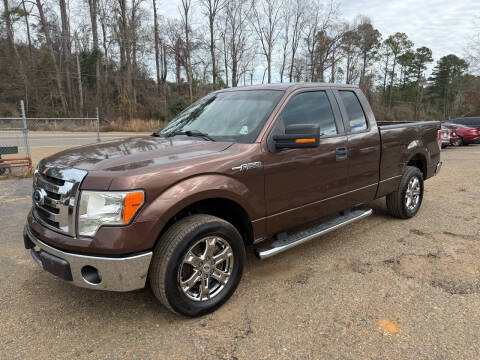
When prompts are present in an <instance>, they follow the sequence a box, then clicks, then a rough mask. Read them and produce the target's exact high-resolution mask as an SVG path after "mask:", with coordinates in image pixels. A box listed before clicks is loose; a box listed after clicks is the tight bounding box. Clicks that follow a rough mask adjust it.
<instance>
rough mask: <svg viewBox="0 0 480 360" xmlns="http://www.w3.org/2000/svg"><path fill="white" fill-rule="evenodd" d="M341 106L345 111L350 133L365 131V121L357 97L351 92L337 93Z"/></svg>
mask: <svg viewBox="0 0 480 360" xmlns="http://www.w3.org/2000/svg"><path fill="white" fill-rule="evenodd" d="M339 93H340V96H341V97H342V100H343V104H344V105H345V109H346V110H347V115H348V120H349V122H350V131H351V132H359V131H363V130H366V129H367V119H366V118H365V114H364V112H363V109H362V105H360V101H358V98H357V95H355V93H354V92H353V91H345V90H340V91H339Z"/></svg>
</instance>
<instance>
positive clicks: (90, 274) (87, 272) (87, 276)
mask: <svg viewBox="0 0 480 360" xmlns="http://www.w3.org/2000/svg"><path fill="white" fill-rule="evenodd" d="M82 276H83V280H85V282H86V283H88V284H91V285H98V284H100V283H101V282H102V274H101V273H100V271H99V270H98V269H97V268H95V267H93V266H90V265H87V266H84V267H83V268H82Z"/></svg>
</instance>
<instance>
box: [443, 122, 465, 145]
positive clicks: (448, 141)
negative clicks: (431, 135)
mask: <svg viewBox="0 0 480 360" xmlns="http://www.w3.org/2000/svg"><path fill="white" fill-rule="evenodd" d="M438 140H439V144H440V145H441V147H442V149H443V148H445V147H447V146H449V145H453V146H458V145H460V142H459V140H460V137H459V136H458V135H457V133H456V130H454V129H450V128H448V127H447V126H446V125H445V124H442V129H441V130H440V131H439V132H438Z"/></svg>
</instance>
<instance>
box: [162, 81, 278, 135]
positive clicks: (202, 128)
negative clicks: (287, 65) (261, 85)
mask: <svg viewBox="0 0 480 360" xmlns="http://www.w3.org/2000/svg"><path fill="white" fill-rule="evenodd" d="M283 94H284V92H283V91H278V90H246V91H245V90H237V91H226V92H220V93H214V94H211V95H207V96H206V97H204V98H202V99H200V100H199V101H197V102H196V103H195V104H193V105H192V106H190V107H189V108H187V109H186V110H184V111H183V112H182V113H180V115H178V116H177V117H176V118H175V119H174V120H172V121H171V122H170V123H169V124H168V125H167V126H166V127H165V128H164V129H163V130H162V131H161V132H160V134H161V135H165V136H169V135H175V134H176V133H182V132H183V133H185V132H189V131H190V132H201V133H204V134H207V135H208V136H210V137H211V138H213V139H214V140H219V141H222V140H225V141H236V142H240V143H252V142H254V141H255V140H256V138H257V136H258V134H259V133H260V131H261V130H262V128H263V126H264V124H265V122H266V120H267V118H268V116H269V115H270V113H271V112H272V110H273V108H274V107H275V105H277V103H278V102H279V101H280V99H281V98H282V96H283Z"/></svg>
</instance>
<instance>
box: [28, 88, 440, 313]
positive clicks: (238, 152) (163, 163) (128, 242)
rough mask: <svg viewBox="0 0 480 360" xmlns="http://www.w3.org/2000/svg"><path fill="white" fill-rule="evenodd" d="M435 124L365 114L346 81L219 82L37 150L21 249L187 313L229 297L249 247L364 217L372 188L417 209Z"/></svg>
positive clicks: (96, 284)
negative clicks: (135, 127) (145, 292)
mask: <svg viewBox="0 0 480 360" xmlns="http://www.w3.org/2000/svg"><path fill="white" fill-rule="evenodd" d="M439 129H440V123H439V122H437V121H429V122H413V123H408V122H397V123H394V124H383V123H377V122H376V121H375V117H374V115H373V112H372V110H371V108H370V105H369V103H368V101H367V99H366V97H365V96H364V95H363V93H362V92H361V90H360V89H359V88H358V87H355V86H351V85H333V84H319V83H312V84H277V85H269V86H257V87H246V88H231V89H224V90H220V91H217V92H214V93H212V94H209V95H208V96H206V97H204V98H203V99H200V100H199V101H198V102H196V103H195V104H193V105H192V106H190V107H189V108H187V109H186V110H185V111H183V112H182V113H181V114H180V115H179V116H178V117H177V118H176V119H174V120H173V121H171V122H170V123H169V125H168V126H166V127H165V128H164V129H163V130H162V131H158V132H155V133H154V134H152V136H139V137H133V138H128V139H123V140H115V141H109V142H105V143H99V144H92V145H87V146H83V147H79V148H73V149H69V150H65V151H63V152H60V153H58V154H56V155H52V156H50V157H48V158H46V159H43V160H42V161H40V163H39V165H38V168H37V169H36V171H35V175H34V179H33V184H34V193H33V206H32V209H31V211H30V213H29V214H28V216H27V224H26V226H25V230H24V242H25V247H26V248H27V249H30V252H31V255H32V257H33V258H34V259H35V261H36V262H37V263H38V264H40V266H41V267H42V268H43V269H44V270H46V271H48V272H50V273H52V274H55V275H57V276H59V277H61V278H63V279H64V280H67V281H69V282H70V283H72V284H74V285H77V286H81V287H85V288H90V289H102V290H112V291H129V290H135V289H138V288H143V287H144V286H145V285H146V281H147V280H148V281H149V283H150V286H151V288H152V290H153V293H154V294H155V296H156V297H157V298H158V300H159V301H160V302H161V303H163V304H164V305H165V306H166V307H167V308H168V309H170V310H172V311H174V312H177V313H180V314H183V315H187V316H199V315H202V314H205V313H208V312H211V311H213V310H215V309H216V308H218V307H219V306H221V305H222V304H223V303H224V302H225V301H226V300H227V299H228V298H229V297H230V296H231V295H232V294H233V292H234V291H235V289H236V287H237V285H238V283H239V281H240V278H241V276H242V272H243V267H244V264H245V247H246V246H247V245H252V244H254V245H255V246H257V249H256V250H255V253H256V255H257V256H258V257H259V258H260V259H266V258H269V257H270V256H273V255H275V254H278V253H280V252H283V251H285V250H287V249H290V248H292V247H294V246H297V245H299V244H302V243H304V242H306V241H308V240H311V239H313V238H315V237H318V236H320V235H322V234H325V233H327V232H329V231H332V230H335V229H337V228H339V227H341V226H344V225H347V224H349V223H351V222H353V221H357V220H360V219H362V218H364V217H366V216H369V215H370V214H371V213H372V209H369V208H368V207H365V204H367V203H369V202H370V201H372V200H374V199H377V198H381V197H384V196H386V203H387V208H388V210H389V211H390V213H391V214H392V215H393V216H394V217H397V218H401V219H408V218H411V217H413V216H415V215H416V214H417V212H418V211H419V209H420V206H421V203H422V198H423V195H424V180H426V179H429V178H431V177H432V176H434V175H435V174H437V173H438V172H439V170H440V168H441V165H442V163H441V161H440V148H439V145H438V142H437V133H438V130H439ZM307 224H308V225H307ZM312 224H314V225H312ZM272 240H273V241H272ZM285 261H289V260H287V259H286V260H285ZM292 296H294V294H293V295H292Z"/></svg>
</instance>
